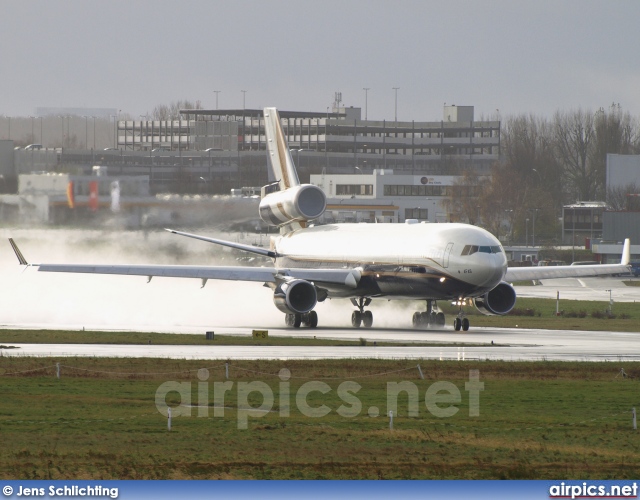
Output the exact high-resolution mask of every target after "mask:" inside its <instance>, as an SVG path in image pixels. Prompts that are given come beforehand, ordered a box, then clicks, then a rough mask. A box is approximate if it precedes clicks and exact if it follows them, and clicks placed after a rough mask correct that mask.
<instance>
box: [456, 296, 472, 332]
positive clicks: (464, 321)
mask: <svg viewBox="0 0 640 500" xmlns="http://www.w3.org/2000/svg"><path fill="white" fill-rule="evenodd" d="M458 305H459V306H460V309H459V310H458V316H456V317H455V318H454V320H453V329H454V330H455V331H456V332H459V331H460V330H462V331H464V332H466V331H468V330H469V318H467V315H466V314H465V313H464V311H463V310H462V307H463V306H464V305H465V301H464V300H460V301H458Z"/></svg>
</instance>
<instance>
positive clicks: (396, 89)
mask: <svg viewBox="0 0 640 500" xmlns="http://www.w3.org/2000/svg"><path fill="white" fill-rule="evenodd" d="M392 88H393V90H395V91H396V112H395V118H396V122H397V121H398V89H399V88H400V87H392Z"/></svg>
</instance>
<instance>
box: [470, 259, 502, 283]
mask: <svg viewBox="0 0 640 500" xmlns="http://www.w3.org/2000/svg"><path fill="white" fill-rule="evenodd" d="M487 257H488V258H487V259H486V261H485V263H484V265H482V266H479V269H478V271H479V272H477V274H476V276H475V278H476V284H477V285H478V286H483V287H489V288H493V287H495V286H496V285H497V284H498V283H500V282H501V281H502V277H503V276H504V272H505V268H506V265H507V263H506V258H505V256H504V255H502V254H492V255H487Z"/></svg>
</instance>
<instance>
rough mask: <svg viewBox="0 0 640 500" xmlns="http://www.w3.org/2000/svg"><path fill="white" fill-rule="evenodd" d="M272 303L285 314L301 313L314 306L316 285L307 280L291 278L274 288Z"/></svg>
mask: <svg viewBox="0 0 640 500" xmlns="http://www.w3.org/2000/svg"><path fill="white" fill-rule="evenodd" d="M273 303H274V304H275V305H276V307H277V308H278V309H280V310H281V311H282V312H283V313H285V314H292V313H297V314H303V313H308V312H309V311H311V310H312V309H313V308H314V307H315V306H316V304H317V303H318V294H317V292H316V287H315V286H313V285H312V284H311V283H309V282H308V281H305V280H297V279H293V280H291V281H285V282H284V283H281V284H279V285H278V286H277V287H276V288H275V290H274V292H273Z"/></svg>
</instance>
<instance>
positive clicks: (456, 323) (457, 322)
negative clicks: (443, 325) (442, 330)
mask: <svg viewBox="0 0 640 500" xmlns="http://www.w3.org/2000/svg"><path fill="white" fill-rule="evenodd" d="M461 327H462V320H461V319H460V318H455V319H454V320H453V329H454V330H455V331H456V332H459V331H460V328H461Z"/></svg>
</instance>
